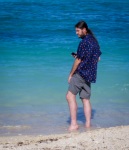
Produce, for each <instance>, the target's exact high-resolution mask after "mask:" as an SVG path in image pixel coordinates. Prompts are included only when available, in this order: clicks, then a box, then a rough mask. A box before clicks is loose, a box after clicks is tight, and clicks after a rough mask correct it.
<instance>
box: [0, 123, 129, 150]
mask: <svg viewBox="0 0 129 150" xmlns="http://www.w3.org/2000/svg"><path fill="white" fill-rule="evenodd" d="M0 149H1V150H10V149H14V150H32V149H35V150H36V149H37V150H40V149H42V150H64V149H66V150H73V149H74V150H78V149H80V150H81V149H82V150H83V149H90V150H95V149H99V150H103V149H109V150H113V149H114V150H115V149H119V150H129V125H128V126H116V127H110V128H100V129H94V130H87V131H86V132H81V133H80V132H71V133H66V134H55V135H45V136H43V135H38V136H33V135H31V136H30V135H26V136H23V135H20V136H12V137H10V136H1V137H0Z"/></svg>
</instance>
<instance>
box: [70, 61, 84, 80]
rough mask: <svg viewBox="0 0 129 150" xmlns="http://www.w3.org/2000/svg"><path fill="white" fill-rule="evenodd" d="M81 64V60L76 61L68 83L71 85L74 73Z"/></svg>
mask: <svg viewBox="0 0 129 150" xmlns="http://www.w3.org/2000/svg"><path fill="white" fill-rule="evenodd" d="M80 62H81V59H78V58H76V59H75V61H74V64H73V67H72V69H71V72H70V75H69V78H68V83H70V80H71V78H72V76H73V74H74V72H75V71H76V69H77V67H78V65H79V64H80Z"/></svg>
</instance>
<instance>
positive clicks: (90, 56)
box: [75, 34, 102, 83]
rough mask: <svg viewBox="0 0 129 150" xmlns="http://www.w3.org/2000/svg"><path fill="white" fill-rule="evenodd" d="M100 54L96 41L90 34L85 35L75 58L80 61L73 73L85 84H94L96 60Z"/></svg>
mask: <svg viewBox="0 0 129 150" xmlns="http://www.w3.org/2000/svg"><path fill="white" fill-rule="evenodd" d="M101 54H102V53H101V51H100V47H99V44H98V42H97V41H96V39H95V38H94V37H93V36H92V35H91V34H87V35H86V36H85V37H84V38H83V39H82V40H81V42H80V44H79V46H78V50H77V58H78V59H81V63H80V64H79V66H78V68H77V70H76V71H75V73H78V74H79V75H80V76H81V77H82V78H84V79H85V81H86V82H90V83H95V82H96V76H97V63H98V58H99V56H100V55H101Z"/></svg>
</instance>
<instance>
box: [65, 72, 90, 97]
mask: <svg viewBox="0 0 129 150" xmlns="http://www.w3.org/2000/svg"><path fill="white" fill-rule="evenodd" d="M68 91H70V92H72V94H74V95H77V94H78V93H79V96H80V98H81V99H90V96H91V84H90V83H88V82H86V81H85V80H84V79H83V78H82V77H81V76H80V75H79V74H74V75H73V76H72V78H71V80H70V83H69V88H68Z"/></svg>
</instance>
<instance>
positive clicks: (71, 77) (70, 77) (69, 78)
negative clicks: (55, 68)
mask: <svg viewBox="0 0 129 150" xmlns="http://www.w3.org/2000/svg"><path fill="white" fill-rule="evenodd" d="M71 78H72V76H71V75H69V78H68V83H70V80H71Z"/></svg>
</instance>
